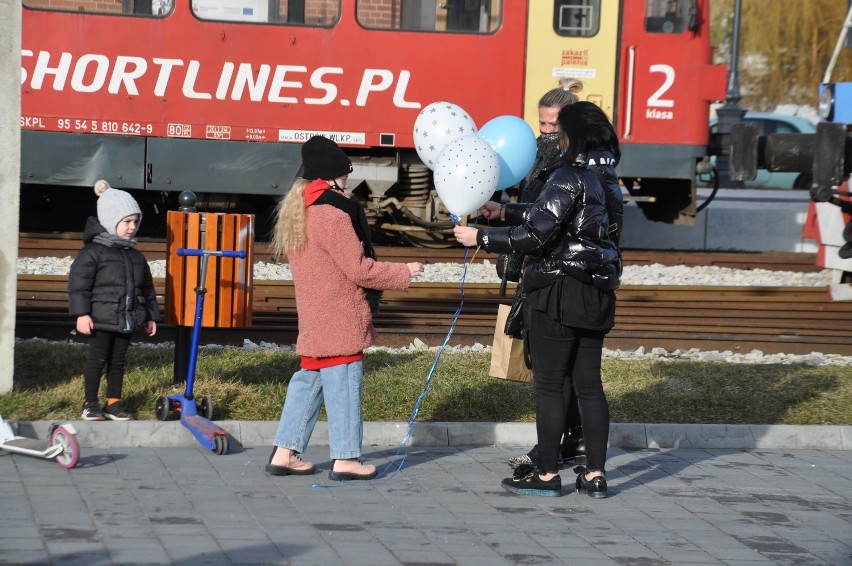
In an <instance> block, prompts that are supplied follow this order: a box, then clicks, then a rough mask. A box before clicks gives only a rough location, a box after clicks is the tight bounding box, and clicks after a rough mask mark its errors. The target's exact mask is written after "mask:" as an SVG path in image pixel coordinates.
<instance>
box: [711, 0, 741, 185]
mask: <svg viewBox="0 0 852 566" xmlns="http://www.w3.org/2000/svg"><path fill="white" fill-rule="evenodd" d="M741 15H742V0H734V29H733V34H732V35H731V64H730V67H729V69H728V90H727V92H726V93H725V104H723V105H722V106H720V107H719V108H717V109H716V116H718V118H719V119H718V121H717V126H716V127H717V128H718V132H719V135H720V139H721V144H722V154H721V155H719V156H718V157H717V158H716V170H717V172H718V174H719V185H720V186H721V187H728V188H742V186H743V184H742V181H732V180H731V178H730V175H729V163H730V154H731V125H732V124H735V123H736V122H742V120H743V116H745V112H746V111H745V108H743V107H742V106H740V105H739V104H738V103H739V101H740V100H741V99H742V94H741V92H740V75H739V59H740V16H741Z"/></svg>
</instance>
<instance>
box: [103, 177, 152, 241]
mask: <svg viewBox="0 0 852 566" xmlns="http://www.w3.org/2000/svg"><path fill="white" fill-rule="evenodd" d="M95 194H96V195H98V222H100V223H101V226H103V227H104V228H106V231H107V232H109V233H110V234H112V235H113V236H115V227H116V226H117V225H118V223H119V222H121V220H122V219H124V218H126V217H128V216H130V215H131V214H138V215H139V222H140V223H141V222H142V209H140V208H139V204H138V203H137V202H136V200H135V199H134V198H133V197H132V196H130V193H126V192H124V191H121V190H119V189H113V188H112V187H110V186H109V183H107V182H106V181H104V180H100V181H98V182H97V183H95Z"/></svg>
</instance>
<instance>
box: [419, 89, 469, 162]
mask: <svg viewBox="0 0 852 566" xmlns="http://www.w3.org/2000/svg"><path fill="white" fill-rule="evenodd" d="M471 134H476V124H475V123H474V121H473V118H471V117H470V115H469V114H468V113H467V112H465V111H464V110H462V109H461V108H460V107H459V106H457V105H455V104H453V103H452V102H433V103H432V104H430V105H429V106H427V107H426V108H424V109H423V110H421V111H420V114H418V115H417V119H416V120H415V121H414V148H415V150H417V155H418V156H420V159H421V160H422V161H423V163H425V164H426V166H427V167H428V168H429V169H432V170H434V169H435V165H436V164H437V162H438V156H439V155H441V151H443V150H444V148H445V147H447V145H449V144H450V143H451V142H452V141H453V140H455V139H457V138H460V137H462V136H467V135H471Z"/></svg>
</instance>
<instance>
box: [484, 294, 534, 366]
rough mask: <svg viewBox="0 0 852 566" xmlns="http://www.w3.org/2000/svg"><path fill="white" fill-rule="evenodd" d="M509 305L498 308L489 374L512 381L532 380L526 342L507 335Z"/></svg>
mask: <svg viewBox="0 0 852 566" xmlns="http://www.w3.org/2000/svg"><path fill="white" fill-rule="evenodd" d="M511 308H512V307H510V306H509V305H499V306H498V308H497V323H496V324H495V325H494V343H493V344H492V346H491V369H490V370H489V372H488V375H490V376H491V377H497V378H499V379H508V380H511V381H527V382H531V381H532V379H533V377H532V372H531V371H530V370H529V368H527V365H526V363H524V343H523V341H522V340H518V339H517V338H512V337H511V336H508V335H506V334H505V333H504V332H503V330H504V328H505V327H506V317H507V316H508V315H509V310H510V309H511Z"/></svg>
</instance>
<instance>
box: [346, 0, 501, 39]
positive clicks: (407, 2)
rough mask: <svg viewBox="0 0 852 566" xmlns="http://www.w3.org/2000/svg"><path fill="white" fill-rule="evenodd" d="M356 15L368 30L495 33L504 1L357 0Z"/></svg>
mask: <svg viewBox="0 0 852 566" xmlns="http://www.w3.org/2000/svg"><path fill="white" fill-rule="evenodd" d="M356 5H357V8H356V10H355V14H356V18H357V19H358V23H359V24H361V26H363V27H365V28H368V29H392V30H399V29H401V30H410V31H441V32H456V33H458V32H467V33H491V32H494V31H495V30H496V29H497V27H498V26H499V25H500V20H501V18H502V14H503V1H502V0H444V1H440V0H384V1H380V2H377V1H376V0H357V2H356Z"/></svg>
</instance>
